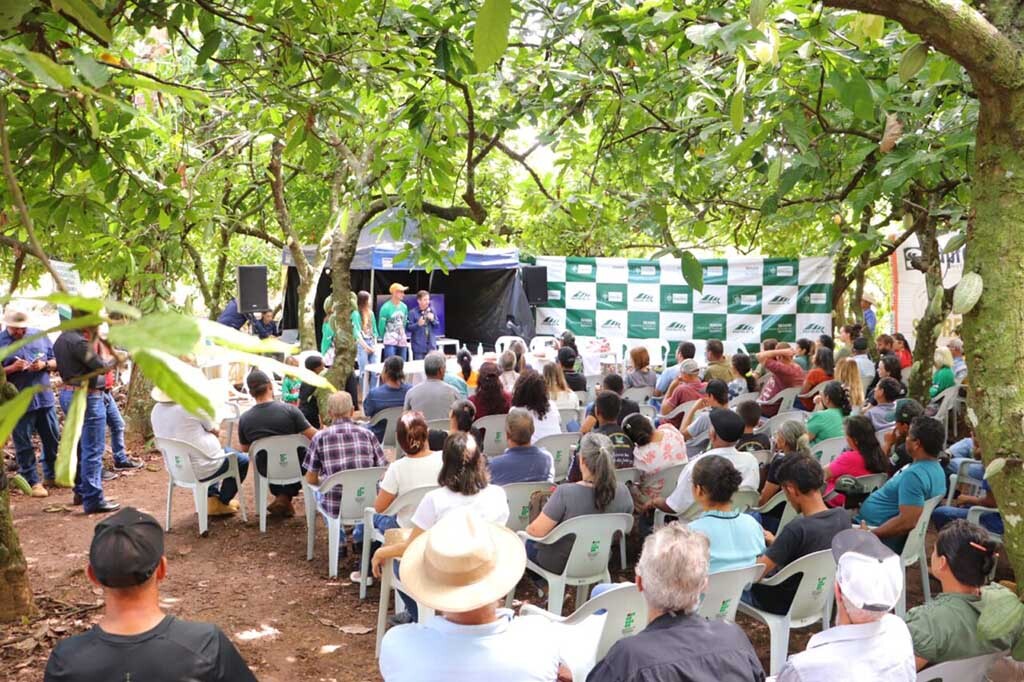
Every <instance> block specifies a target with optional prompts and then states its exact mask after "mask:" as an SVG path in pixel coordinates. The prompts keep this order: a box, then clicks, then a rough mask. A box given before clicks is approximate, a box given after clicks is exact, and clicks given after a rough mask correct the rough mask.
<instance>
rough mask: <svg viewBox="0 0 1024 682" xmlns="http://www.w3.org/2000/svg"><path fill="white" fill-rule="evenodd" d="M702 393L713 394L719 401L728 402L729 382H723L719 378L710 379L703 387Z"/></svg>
mask: <svg viewBox="0 0 1024 682" xmlns="http://www.w3.org/2000/svg"><path fill="white" fill-rule="evenodd" d="M704 393H706V394H707V395H710V396H714V398H715V400H717V401H718V402H720V403H727V402H729V384H727V383H725V382H724V381H722V380H721V379H712V380H711V381H709V382H708V385H707V387H705V389H704Z"/></svg>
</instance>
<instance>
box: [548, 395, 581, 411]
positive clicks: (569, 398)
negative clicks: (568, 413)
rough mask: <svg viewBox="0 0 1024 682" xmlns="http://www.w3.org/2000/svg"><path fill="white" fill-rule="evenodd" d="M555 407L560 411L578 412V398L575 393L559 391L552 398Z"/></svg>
mask: <svg viewBox="0 0 1024 682" xmlns="http://www.w3.org/2000/svg"><path fill="white" fill-rule="evenodd" d="M554 403H555V407H557V408H558V409H560V410H578V409H579V407H580V397H579V396H578V395H576V392H575V391H560V392H558V393H557V394H555V396H554Z"/></svg>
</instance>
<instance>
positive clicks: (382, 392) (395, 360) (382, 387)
mask: <svg viewBox="0 0 1024 682" xmlns="http://www.w3.org/2000/svg"><path fill="white" fill-rule="evenodd" d="M404 368H405V361H404V360H402V358H401V357H400V356H398V355H392V356H391V357H389V358H388V359H387V360H385V361H384V369H383V371H382V372H381V375H380V384H379V385H378V386H377V387H375V388H372V389H370V392H369V393H367V394H366V397H365V398H363V414H364V415H366V416H367V417H373V416H374V415H375V414H377V413H378V412H380V411H381V410H386V409H387V408H389V407H402V406H403V405H404V404H405V394H406V393H408V392H409V384H407V383H405V371H404ZM369 428H370V431H373V434H374V435H375V436H377V440H378V441H381V442H383V440H384V432H385V431H386V430H387V421H386V420H385V421H381V422H378V423H376V424H374V425H373V426H371V427H369Z"/></svg>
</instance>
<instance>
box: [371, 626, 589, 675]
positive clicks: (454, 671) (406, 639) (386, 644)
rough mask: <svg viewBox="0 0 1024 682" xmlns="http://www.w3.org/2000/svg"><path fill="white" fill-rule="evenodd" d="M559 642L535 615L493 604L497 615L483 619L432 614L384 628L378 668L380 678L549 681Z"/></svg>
mask: <svg viewBox="0 0 1024 682" xmlns="http://www.w3.org/2000/svg"><path fill="white" fill-rule="evenodd" d="M559 644H560V640H559V637H558V633H557V632H556V631H555V629H554V626H553V625H552V624H551V623H550V622H549V621H548V620H547V619H545V618H542V617H540V616H521V617H519V618H513V616H512V612H511V611H509V610H507V609H498V619H497V620H496V621H494V622H493V623H487V624H486V625H459V624H457V623H452V622H450V621H448V620H446V619H445V618H444V617H443V616H434V617H433V618H430V619H428V620H426V622H423V623H412V624H410V625H399V626H398V627H394V628H391V629H390V630H388V632H387V634H386V635H384V641H383V642H381V647H380V673H381V675H382V676H383V677H384V680H385V682H406V681H407V680H408V682H435V681H436V682H451V681H452V680H487V682H554V681H555V680H556V679H557V678H558V663H559V654H558V649H559ZM581 682H582V681H581Z"/></svg>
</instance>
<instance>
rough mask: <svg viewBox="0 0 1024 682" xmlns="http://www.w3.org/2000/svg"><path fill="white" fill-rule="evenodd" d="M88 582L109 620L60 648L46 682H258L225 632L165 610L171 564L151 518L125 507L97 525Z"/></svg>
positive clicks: (54, 655) (104, 620)
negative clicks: (162, 596) (163, 596)
mask: <svg viewBox="0 0 1024 682" xmlns="http://www.w3.org/2000/svg"><path fill="white" fill-rule="evenodd" d="M86 575H87V576H88V577H89V580H90V582H92V583H93V584H94V585H96V586H97V587H98V588H100V589H101V590H103V600H104V602H105V611H104V614H103V618H102V619H100V621H99V622H98V623H97V624H96V625H93V626H92V629H90V630H88V631H86V632H84V633H82V634H80V635H76V636H74V637H71V638H69V639H65V640H64V641H62V642H60V643H59V644H57V646H56V648H54V650H53V652H52V653H51V654H50V660H49V661H47V663H46V673H45V674H44V677H43V680H44V682H65V681H67V682H120V681H121V680H140V681H141V680H146V682H181V681H182V680H189V681H190V682H193V681H194V682H256V676H255V675H253V673H252V671H251V670H249V666H247V665H246V664H245V661H244V660H242V657H241V656H240V655H239V653H238V650H237V649H235V647H234V645H233V644H232V643H231V640H230V639H228V637H227V635H225V634H224V633H223V632H222V631H221V630H220V628H218V627H217V626H216V625H212V624H210V623H194V622H188V621H184V620H180V619H178V618H175V617H174V616H169V615H165V614H164V612H163V611H162V610H161V609H160V583H161V582H163V581H164V579H165V578H166V577H167V559H166V558H165V557H164V534H163V530H162V529H161V528H160V524H159V523H157V520H156V519H154V518H153V517H152V516H150V515H149V514H144V513H142V512H140V511H139V510H137V509H135V508H133V507H125V508H124V509H122V510H121V511H119V512H118V513H117V514H114V515H113V516H110V517H108V518H107V519H105V520H104V521H101V522H100V523H98V524H96V528H95V530H94V531H93V538H92V543H91V545H90V547H89V565H88V567H87V568H86Z"/></svg>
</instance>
